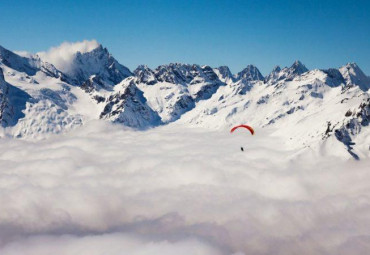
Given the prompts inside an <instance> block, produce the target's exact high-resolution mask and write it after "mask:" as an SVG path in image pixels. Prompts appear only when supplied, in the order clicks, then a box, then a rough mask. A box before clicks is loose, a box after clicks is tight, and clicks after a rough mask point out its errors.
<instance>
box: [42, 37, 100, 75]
mask: <svg viewBox="0 0 370 255" xmlns="http://www.w3.org/2000/svg"><path fill="white" fill-rule="evenodd" d="M98 46H99V43H98V42H97V41H96V40H91V41H89V40H84V41H81V42H73V43H72V42H64V43H62V44H61V45H59V46H57V47H52V48H50V49H49V50H48V51H46V52H38V53H37V54H38V55H39V56H40V57H41V59H43V60H44V61H46V62H49V63H52V64H53V65H54V66H55V67H56V68H58V69H59V70H61V71H62V72H65V73H69V71H71V68H72V66H73V65H71V64H72V61H73V59H74V55H75V54H76V52H78V51H79V52H81V53H85V52H89V51H92V50H93V49H95V48H97V47H98Z"/></svg>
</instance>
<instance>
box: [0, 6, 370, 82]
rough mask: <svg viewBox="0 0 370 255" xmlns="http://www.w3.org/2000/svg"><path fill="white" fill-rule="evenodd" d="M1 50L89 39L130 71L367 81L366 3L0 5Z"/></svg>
mask: <svg viewBox="0 0 370 255" xmlns="http://www.w3.org/2000/svg"><path fill="white" fill-rule="evenodd" d="M0 10H1V15H0V24H1V26H0V45H2V46H4V47H6V48H9V49H11V50H26V51H30V52H38V51H44V50H47V49H48V48H50V47H51V46H57V45H59V44H61V43H62V42H64V41H71V42H73V41H81V40H84V39H96V40H97V41H99V42H100V43H102V44H103V45H104V46H105V47H107V48H108V50H109V51H110V52H111V53H112V54H113V55H114V56H115V58H116V59H118V60H119V61H120V62H121V63H122V64H124V65H126V66H128V67H129V68H130V69H134V68H136V66H137V65H139V64H147V65H148V66H149V67H156V66H157V65H159V64H166V63H169V62H183V63H197V64H208V65H211V66H213V67H216V66H220V65H228V66H229V67H230V68H231V70H232V71H233V72H238V71H240V70H241V69H242V68H244V67H245V66H247V65H248V64H254V65H256V66H257V67H258V68H259V69H260V70H261V72H262V73H263V74H264V75H265V74H267V73H268V72H270V70H271V69H272V68H273V67H274V66H275V65H281V66H286V65H291V64H292V63H293V62H294V60H296V59H299V60H301V61H302V62H303V63H304V64H305V65H306V66H307V67H308V68H311V69H312V68H327V67H339V66H341V65H343V64H345V63H347V62H356V63H358V65H359V66H360V67H361V68H362V69H363V71H364V72H365V73H366V74H367V75H370V15H369V13H370V1H362V0H359V1H341V0H337V1H316V0H312V1H308V0H307V1H300V0H294V1H293V0H292V1H247V0H245V1H239V0H235V1H231V0H229V1H217V0H215V1H206V0H204V1H200V0H199V1H192V0H188V1H179V0H162V1H159V0H157V1H154V0H153V1H151V0H146V1H142V0H135V1H115V0H111V1H98V0H90V1H85V0H81V1H78V0H74V1H72V0H53V1H46V0H33V1H29V0H27V1H17V0H14V1H10V0H6V1H5V0H1V1H0Z"/></svg>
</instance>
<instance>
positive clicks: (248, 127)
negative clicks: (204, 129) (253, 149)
mask: <svg viewBox="0 0 370 255" xmlns="http://www.w3.org/2000/svg"><path fill="white" fill-rule="evenodd" d="M238 128H245V129H248V130H249V132H250V133H251V134H252V135H254V129H253V128H252V127H251V126H248V125H238V126H235V127H233V128H232V129H231V130H230V133H233V132H234V131H235V130H236V129H238ZM240 150H241V151H244V148H243V147H240Z"/></svg>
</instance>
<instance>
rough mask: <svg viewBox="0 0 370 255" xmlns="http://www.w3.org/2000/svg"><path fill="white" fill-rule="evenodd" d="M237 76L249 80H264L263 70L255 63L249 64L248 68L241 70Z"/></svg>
mask: <svg viewBox="0 0 370 255" xmlns="http://www.w3.org/2000/svg"><path fill="white" fill-rule="evenodd" d="M236 78H237V79H238V80H241V79H244V80H247V81H257V80H259V81H262V80H263V76H262V74H261V72H260V71H259V70H258V68H257V67H256V66H254V65H248V66H247V67H246V68H244V69H243V70H242V71H240V72H239V73H238V74H237V75H236Z"/></svg>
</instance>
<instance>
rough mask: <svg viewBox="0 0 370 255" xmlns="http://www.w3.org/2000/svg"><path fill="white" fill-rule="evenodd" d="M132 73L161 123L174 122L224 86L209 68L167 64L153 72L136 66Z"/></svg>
mask: <svg viewBox="0 0 370 255" xmlns="http://www.w3.org/2000/svg"><path fill="white" fill-rule="evenodd" d="M134 73H135V75H136V76H137V80H136V82H137V84H138V87H139V88H140V89H141V90H142V91H143V92H144V96H145V97H146V98H147V99H148V104H149V106H150V107H152V109H154V110H155V111H156V112H158V114H159V115H160V116H161V119H162V121H163V122H164V123H168V122H172V121H174V120H177V119H178V118H179V117H180V116H181V115H182V114H183V113H185V112H187V111H189V110H191V109H193V108H194V106H195V103H196V102H198V101H201V100H205V99H208V98H210V97H211V95H212V94H213V93H215V92H216V91H217V90H218V88H219V87H220V86H223V85H225V83H224V82H222V81H221V80H220V79H219V77H218V75H217V74H216V73H215V72H214V70H213V69H212V68H211V67H209V66H199V65H187V64H179V63H171V64H169V65H162V66H158V67H157V68H156V69H155V70H151V69H150V68H148V67H147V66H139V67H138V68H137V69H136V70H135V71H134Z"/></svg>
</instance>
